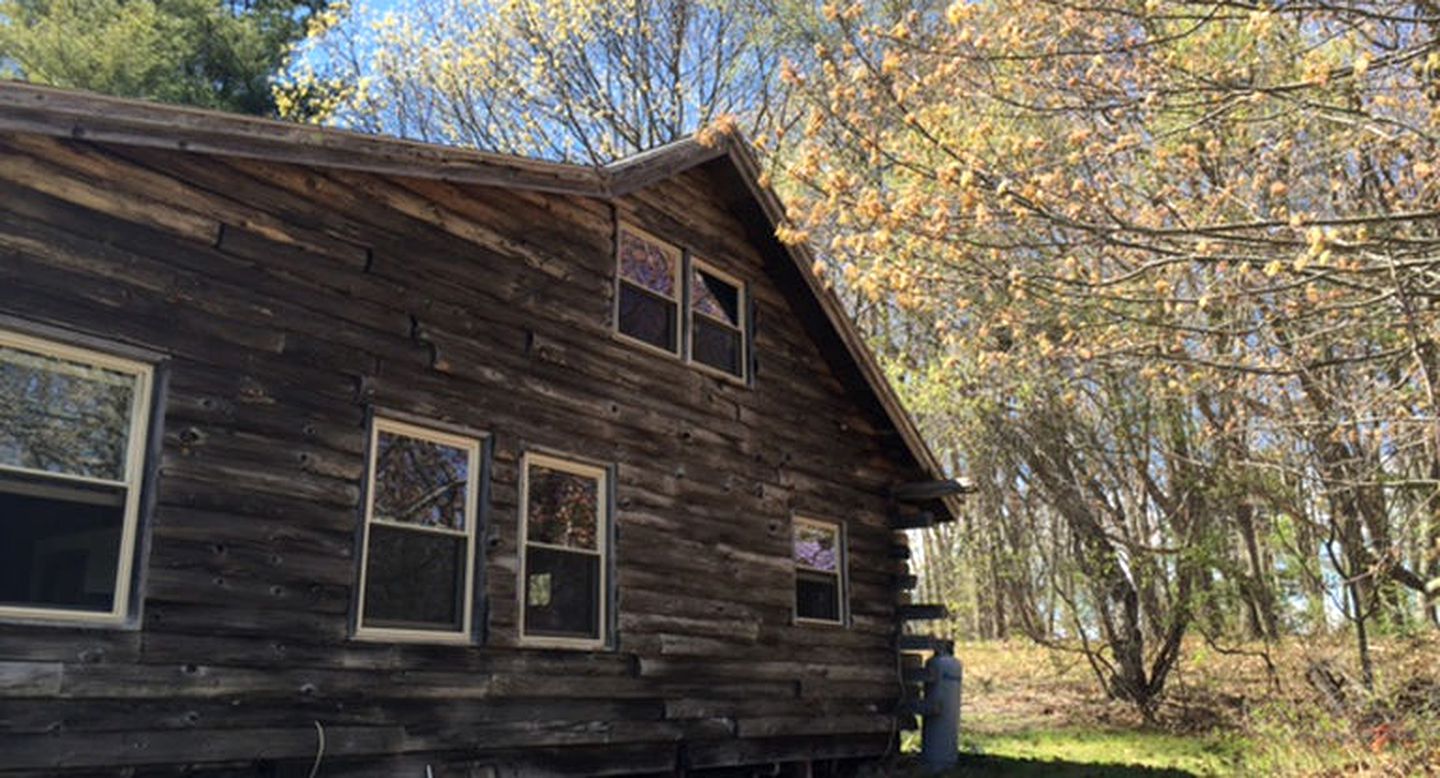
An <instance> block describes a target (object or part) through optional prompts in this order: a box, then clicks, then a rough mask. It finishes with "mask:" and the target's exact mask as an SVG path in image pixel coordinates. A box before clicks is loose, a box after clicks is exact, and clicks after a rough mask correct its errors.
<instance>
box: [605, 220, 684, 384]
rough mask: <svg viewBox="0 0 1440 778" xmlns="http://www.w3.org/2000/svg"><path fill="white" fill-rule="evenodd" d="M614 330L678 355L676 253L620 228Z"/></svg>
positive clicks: (676, 249) (669, 247) (678, 275)
mask: <svg viewBox="0 0 1440 778" xmlns="http://www.w3.org/2000/svg"><path fill="white" fill-rule="evenodd" d="M619 255H620V256H619V262H620V273H619V276H620V288H619V290H618V293H617V295H616V297H617V311H616V319H615V321H616V326H617V328H618V329H619V331H620V334H622V335H624V336H626V337H628V338H633V339H635V340H637V341H639V342H641V343H644V344H645V345H647V346H652V347H654V348H657V349H661V350H663V351H667V352H669V353H671V354H675V355H677V356H678V355H679V353H680V294H681V288H680V265H681V262H682V259H683V257H682V255H681V252H680V249H678V248H676V247H675V246H672V245H670V244H668V243H665V242H663V241H660V240H658V239H656V238H653V237H651V236H649V235H646V234H645V233H643V232H640V231H639V230H636V229H634V228H633V227H622V228H621V229H620V240H619Z"/></svg>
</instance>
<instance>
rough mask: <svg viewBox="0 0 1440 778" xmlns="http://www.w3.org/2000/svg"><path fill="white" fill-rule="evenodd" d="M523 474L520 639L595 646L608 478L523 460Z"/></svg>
mask: <svg viewBox="0 0 1440 778" xmlns="http://www.w3.org/2000/svg"><path fill="white" fill-rule="evenodd" d="M522 472H523V476H522V482H521V495H522V497H521V499H522V501H523V506H524V510H523V512H522V516H521V525H520V526H521V532H520V534H521V538H522V544H521V545H522V548H523V555H524V556H523V560H522V571H521V582H522V591H521V603H522V608H521V621H520V634H521V637H522V639H524V640H525V642H527V643H532V644H540V645H545V644H548V645H557V646H568V647H576V648H598V647H601V646H603V645H604V644H605V639H606V629H605V616H606V605H605V597H606V575H607V570H606V565H607V562H608V553H609V547H608V543H607V534H608V529H609V517H608V513H609V508H608V503H607V499H608V498H607V496H606V488H607V486H606V481H607V474H606V471H605V470H604V468H600V467H595V466H593V465H586V464H581V463H578V462H571V461H568V460H564V459H558V458H555V457H549V456H544V455H540V454H527V455H526V457H525V463H524V466H523V470H522Z"/></svg>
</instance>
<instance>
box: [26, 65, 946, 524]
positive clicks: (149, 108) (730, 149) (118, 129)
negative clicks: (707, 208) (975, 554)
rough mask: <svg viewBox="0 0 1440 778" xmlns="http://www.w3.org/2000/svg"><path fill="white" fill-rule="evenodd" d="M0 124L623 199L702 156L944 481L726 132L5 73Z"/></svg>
mask: <svg viewBox="0 0 1440 778" xmlns="http://www.w3.org/2000/svg"><path fill="white" fill-rule="evenodd" d="M0 132H11V133H29V134H37V135H46V136H51V137H59V138H69V139H74V140H84V141H93V142H98V143H111V144H118V145H128V146H144V147H150V148H160V149H168V150H173V151H186V152H193V153H202V154H215V155H221V156H231V157H244V158H252V159H264V160H270V161H277V162H288V163H293V164H297V165H307V166H314V167H325V168H339V169H346V170H356V171H362V172H369V173H380V174H386V175H395V176H406V177H414V178H432V179H439V180H444V181H450V182H456V183H467V184H477V185H483V186H495V187H511V188H518V189H527V190H534V191H541V192H552V193H559V194H569V195H576V196H582V197H595V198H601V199H611V198H617V197H623V196H625V195H626V194H629V193H632V192H635V191H637V190H640V189H644V188H645V187H647V186H651V185H653V184H656V183H659V182H661V181H664V180H666V179H668V178H671V177H673V176H677V175H680V174H682V173H684V172H686V171H688V170H691V169H693V168H696V167H699V166H701V165H712V164H714V165H720V166H723V167H724V168H725V172H726V173H727V174H728V176H727V178H728V179H729V180H732V181H734V182H735V186H736V187H737V189H739V190H740V192H739V195H738V196H739V197H740V198H743V199H744V200H745V201H747V204H748V205H750V206H752V207H751V209H750V210H751V211H753V212H754V214H755V215H756V218H758V219H762V220H763V221H764V227H765V230H764V238H763V239H764V240H766V241H768V242H769V244H770V245H769V246H768V247H767V248H768V249H770V251H771V252H779V253H781V254H783V255H784V256H785V257H787V258H788V259H789V260H790V263H791V264H793V270H794V272H793V273H787V274H786V275H787V276H788V277H790V278H792V279H793V278H798V279H799V281H798V282H795V283H792V286H799V287H800V289H799V291H800V292H801V293H802V296H803V297H805V298H806V299H808V300H810V301H813V303H814V307H815V308H816V310H815V313H816V314H817V316H818V318H819V320H820V322H821V325H822V329H823V330H825V333H824V334H828V335H830V336H831V337H833V338H834V339H835V343H836V345H838V346H839V349H838V356H839V357H840V358H841V359H842V361H844V362H845V363H847V364H845V365H844V367H845V368H846V369H845V370H844V371H843V372H846V373H849V376H848V378H849V379H850V380H848V381H847V383H849V384H852V385H855V386H857V387H858V388H859V389H861V390H862V391H863V392H864V393H865V394H866V395H868V399H869V400H871V401H873V403H874V404H875V405H876V406H878V408H879V410H880V411H882V412H883V414H884V416H885V417H886V418H887V419H888V420H889V422H890V423H891V424H892V425H893V426H894V428H895V430H896V432H897V433H898V434H899V436H900V438H901V440H902V441H903V443H904V446H905V448H906V450H907V451H908V452H909V454H910V455H911V456H912V457H913V458H914V459H915V462H916V464H917V465H919V467H920V468H922V469H923V470H924V472H925V473H926V474H927V475H928V476H929V477H930V478H932V479H935V480H947V479H948V476H946V474H945V471H944V468H943V467H942V466H941V464H940V461H939V460H938V459H937V458H936V457H935V454H934V452H932V451H931V450H930V448H929V446H928V445H927V444H926V443H925V440H924V438H923V437H922V436H921V435H920V431H919V429H918V428H917V427H916V426H915V423H914V420H913V419H911V418H910V415H909V413H908V412H907V411H906V410H905V408H904V406H903V405H902V404H901V403H900V399H899V397H898V396H897V395H896V394H895V390H894V388H893V387H891V385H890V383H889V381H888V380H887V379H886V378H885V374H884V372H883V371H882V370H881V369H880V366H879V364H878V363H877V362H876V360H875V357H874V355H873V354H872V353H871V352H870V350H869V348H867V347H866V346H865V344H864V341H863V339H862V338H861V336H860V333H859V332H858V331H857V330H856V329H855V326H854V324H853V323H852V322H851V320H850V318H849V317H848V316H847V315H846V314H845V311H844V308H843V307H842V306H841V304H840V301H839V299H838V298H837V297H836V296H835V294H834V292H833V291H831V290H830V289H829V288H827V287H826V286H825V285H824V284H823V282H822V281H821V280H820V279H819V278H818V277H816V275H815V274H814V272H813V271H812V270H811V267H812V266H813V263H814V255H813V254H812V253H811V252H810V250H809V248H808V247H806V246H804V245H793V244H788V243H784V242H782V241H780V240H779V239H778V238H777V237H776V236H775V228H776V227H777V226H779V225H780V224H781V223H783V222H784V220H785V208H784V205H783V204H782V203H781V202H780V199H779V197H778V196H777V195H776V194H775V192H774V191H773V190H772V189H771V188H770V187H768V186H765V185H763V184H762V183H761V182H760V167H759V161H758V160H757V159H756V157H755V155H754V153H753V152H752V151H751V149H750V145H749V143H748V142H746V141H745V140H744V139H743V138H741V137H738V136H736V135H716V137H715V140H714V141H713V142H710V143H702V142H701V141H700V140H699V139H698V138H696V137H694V136H692V137H688V138H684V139H682V140H678V141H675V142H673V143H669V144H666V145H664V146H661V147H658V148H655V149H652V150H649V151H645V152H642V153H639V154H636V155H633V156H630V157H627V158H625V159H621V160H618V161H616V162H614V163H612V164H609V165H605V166H603V167H602V166H586V165H576V164H565V163H557V162H547V161H543V160H536V159H530V158H526V157H520V156H514V155H507V154H495V153H488V152H482V151H476V150H473V149H464V148H457V147H452V146H440V145H435V144H429V143H420V142H416V141H410V140H402V139H399V138H393V137H388V136H381V135H370V134H365V133H360V132H354V131H351V130H343V129H337V128H333V127H319V126H315V125H306V124H296V123H292V122H285V121H279V120H275V119H265V118H259V117H254V116H243V115H237V114H228V113H222V112H218V111H212V110H206V109H199V108H192V107H187V106H176V105H168V104H161V103H152V102H147V101H142V100H133V99H126V98H117V97H110V96H105V95H98V94H94V93H89V92H81V91H75V90H66V89H57V88H54V87H45V86H36V85H33V84H26V83H21V82H16V81H3V80H0ZM791 291H795V290H791ZM830 351H832V352H835V351H837V350H836V349H831V350H830ZM845 377H847V376H842V378H845ZM942 502H943V503H944V506H945V509H946V511H947V512H948V513H949V514H950V516H949V517H946V518H953V517H954V516H955V515H956V513H957V509H958V501H957V498H955V497H953V496H952V497H947V498H945V499H944V500H942Z"/></svg>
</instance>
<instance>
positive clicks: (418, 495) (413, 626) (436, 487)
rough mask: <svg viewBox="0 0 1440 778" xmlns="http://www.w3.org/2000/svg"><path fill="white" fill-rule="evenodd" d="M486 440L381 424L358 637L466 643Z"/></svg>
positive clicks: (374, 440)
mask: <svg viewBox="0 0 1440 778" xmlns="http://www.w3.org/2000/svg"><path fill="white" fill-rule="evenodd" d="M480 467H481V462H480V441H479V440H476V439H475V438H470V437H465V436H461V435H454V434H451V433H448V432H440V431H437V430H433V429H429V428H426V427H419V426H416V425H413V424H408V423H404V422H399V421H395V420H392V419H384V418H377V419H375V420H374V423H373V425H372V429H371V438H370V483H369V489H368V493H367V495H366V511H365V513H366V517H365V534H364V540H363V547H362V549H361V558H362V561H361V573H360V578H361V582H360V601H359V607H358V608H357V610H358V613H359V619H358V628H357V630H356V634H357V636H359V637H373V638H382V639H401V640H404V639H415V640H441V641H446V640H449V641H457V642H461V641H468V640H469V638H470V620H471V610H472V596H471V590H472V588H473V581H474V576H475V570H474V568H475V536H476V526H475V525H476V521H477V519H476V510H477V498H476V492H477V489H478V483H479V470H480Z"/></svg>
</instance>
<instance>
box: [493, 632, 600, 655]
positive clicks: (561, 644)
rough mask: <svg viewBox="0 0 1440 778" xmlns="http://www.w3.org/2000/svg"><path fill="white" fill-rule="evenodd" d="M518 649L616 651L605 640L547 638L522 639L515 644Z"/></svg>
mask: <svg viewBox="0 0 1440 778" xmlns="http://www.w3.org/2000/svg"><path fill="white" fill-rule="evenodd" d="M515 647H516V648H558V649H564V650H568V651H593V652H605V653H613V652H614V649H613V648H611V647H609V646H607V645H606V644H605V641H604V640H603V639H601V640H590V639H587V638H547V637H534V636H532V637H521V638H520V639H519V640H517V641H516V642H515Z"/></svg>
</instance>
